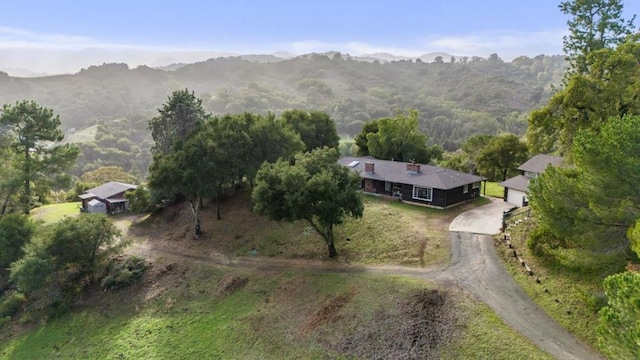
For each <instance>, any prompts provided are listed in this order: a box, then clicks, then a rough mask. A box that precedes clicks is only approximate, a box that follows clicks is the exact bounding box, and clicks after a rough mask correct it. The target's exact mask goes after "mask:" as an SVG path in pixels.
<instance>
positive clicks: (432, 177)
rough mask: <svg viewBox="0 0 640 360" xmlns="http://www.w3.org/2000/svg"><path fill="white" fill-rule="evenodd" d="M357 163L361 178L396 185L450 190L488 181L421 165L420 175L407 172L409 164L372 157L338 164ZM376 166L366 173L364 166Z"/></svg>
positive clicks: (352, 159)
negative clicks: (371, 164)
mask: <svg viewBox="0 0 640 360" xmlns="http://www.w3.org/2000/svg"><path fill="white" fill-rule="evenodd" d="M355 162H357V165H355V166H352V167H351V169H352V170H354V171H357V172H358V173H360V177H362V178H365V179H373V180H380V181H389V182H394V183H401V184H409V185H417V186H425V187H430V188H435V189H442V190H449V189H453V188H457V187H460V186H463V185H467V184H473V183H474V182H478V181H482V180H486V179H485V178H483V177H480V176H476V175H471V174H466V173H463V172H459V171H456V170H451V169H445V168H442V167H439V166H432V165H420V173H418V174H412V173H409V172H407V163H406V162H400V161H388V160H378V159H374V158H372V157H369V156H367V157H343V158H341V159H340V160H338V163H339V164H341V165H344V166H349V164H352V163H355ZM367 162H370V163H373V164H374V173H373V174H370V173H366V172H365V171H364V164H365V163H367Z"/></svg>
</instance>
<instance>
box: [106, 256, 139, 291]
mask: <svg viewBox="0 0 640 360" xmlns="http://www.w3.org/2000/svg"><path fill="white" fill-rule="evenodd" d="M145 269H146V266H145V261H144V259H143V258H139V257H137V256H132V257H129V258H127V259H126V260H124V261H121V260H119V259H116V260H113V261H112V262H111V264H110V265H109V274H108V275H107V276H105V277H104V279H102V282H101V283H100V285H101V286H102V287H103V288H104V289H105V290H107V289H117V288H121V287H125V286H129V285H131V284H133V283H135V282H136V281H138V280H139V279H140V278H141V277H142V275H143V274H144V271H145Z"/></svg>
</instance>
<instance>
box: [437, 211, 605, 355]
mask: <svg viewBox="0 0 640 360" xmlns="http://www.w3.org/2000/svg"><path fill="white" fill-rule="evenodd" d="M510 207H511V205H505V203H504V202H503V201H502V200H494V201H493V202H492V203H491V204H489V205H485V206H482V207H479V208H475V209H473V210H470V211H466V212H464V213H462V214H460V215H459V216H458V217H457V218H456V219H454V221H453V222H452V223H451V225H450V227H449V231H450V238H451V253H452V258H451V265H450V266H449V267H448V268H446V269H444V270H443V271H442V272H440V273H438V274H434V275H436V281H439V282H442V283H445V284H446V283H451V284H455V285H457V286H460V287H462V288H463V289H465V290H467V291H469V292H470V293H471V294H473V295H474V296H475V297H476V298H478V299H479V300H481V301H482V302H484V303H485V304H487V305H488V306H489V307H491V308H492V309H493V310H494V311H495V312H496V314H498V316H500V317H501V318H502V320H503V321H504V322H505V323H506V324H508V325H509V326H511V327H513V328H514V329H516V330H517V331H518V332H520V333H521V334H522V335H524V336H526V337H527V338H529V339H530V340H531V341H532V342H533V343H535V344H536V345H538V346H539V347H540V348H541V349H543V350H544V351H546V352H548V353H549V354H551V355H553V356H554V357H556V358H558V359H601V358H602V357H601V356H600V355H599V354H598V353H597V352H596V351H594V350H593V349H591V348H590V347H588V346H587V345H585V344H583V343H582V342H580V341H579V340H578V339H577V338H576V337H575V336H573V335H572V334H570V333H569V332H567V331H566V330H565V329H564V328H562V327H561V326H560V325H558V323H556V322H555V321H554V320H553V319H552V318H551V317H550V316H549V315H547V313H545V312H544V311H543V310H542V309H540V308H539V307H538V306H537V305H536V303H535V302H533V300H531V298H530V297H529V296H528V295H527V294H526V293H525V292H524V291H523V290H522V289H521V288H520V286H518V284H517V283H516V282H515V281H514V280H513V278H512V277H511V275H509V274H508V273H507V272H506V271H505V270H504V268H503V266H502V263H501V262H500V260H499V259H498V256H497V255H496V250H495V248H494V244H493V239H492V237H491V236H490V235H491V234H497V233H499V232H500V225H501V222H502V211H504V210H506V209H508V208H510Z"/></svg>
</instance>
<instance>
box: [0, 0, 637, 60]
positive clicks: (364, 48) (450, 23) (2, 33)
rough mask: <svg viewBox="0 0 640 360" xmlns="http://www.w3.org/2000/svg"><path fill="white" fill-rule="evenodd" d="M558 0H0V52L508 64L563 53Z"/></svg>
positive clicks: (632, 3) (631, 1) (631, 9)
mask: <svg viewBox="0 0 640 360" xmlns="http://www.w3.org/2000/svg"><path fill="white" fill-rule="evenodd" d="M559 2H560V0H447V1H443V0H418V1H414V0H386V1H378V0H369V1H364V0H340V1H336V0H324V1H311V0H309V1H304V0H301V1H293V0H280V1H276V0H263V1H257V0H228V1H219V0H210V1H206V0H182V1H175V0H173V1H166V0H129V1H122V0H110V1H98V0H85V1H77V0H74V1H71V0H57V1H50V0H40V1H37V0H2V7H1V8H0V51H2V50H3V49H14V50H15V49H29V50H34V49H44V50H46V51H49V52H51V51H54V50H55V51H58V50H60V51H61V50H64V51H80V50H85V49H102V50H105V51H109V52H112V53H113V52H121V53H126V52H131V51H152V52H169V51H171V52H198V51H207V52H220V53H237V54H258V53H260V54H265V53H267V54H268V53H274V52H288V53H292V54H295V55H298V54H303V53H310V52H325V51H340V52H342V53H348V54H350V55H364V54H372V53H378V52H387V53H392V54H395V55H403V56H409V57H414V56H415V57H417V56H420V55H422V54H425V53H430V52H446V53H449V54H453V55H459V56H474V55H476V56H483V57H487V56H488V55H490V54H492V53H497V54H498V55H499V56H500V57H502V58H503V59H505V60H510V59H513V58H514V57H517V56H521V55H525V56H536V55H539V54H547V55H553V54H561V53H562V37H563V35H565V34H566V33H567V25H566V22H567V20H568V17H567V16H565V15H564V14H562V13H561V12H560V10H559V9H558V3H559ZM623 3H624V6H625V11H624V15H623V16H624V17H625V18H627V19H628V18H630V17H631V16H632V15H633V14H637V13H640V1H639V0H624V1H623ZM174 55H175V54H174ZM122 56H125V55H122ZM15 60H16V61H14V63H19V60H20V59H15ZM202 60H204V59H202ZM137 61H140V60H139V59H138V60H137ZM41 62H42V59H41ZM28 63H29V62H28V61H27V62H25V64H28ZM0 65H2V63H1V61H0Z"/></svg>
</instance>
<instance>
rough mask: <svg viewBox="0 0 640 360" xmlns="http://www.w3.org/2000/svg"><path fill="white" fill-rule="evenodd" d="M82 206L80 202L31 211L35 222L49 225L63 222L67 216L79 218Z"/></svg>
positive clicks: (46, 206)
mask: <svg viewBox="0 0 640 360" xmlns="http://www.w3.org/2000/svg"><path fill="white" fill-rule="evenodd" d="M80 205H81V204H80V202H69V203H62V204H49V205H42V206H40V207H37V208H35V209H33V210H31V216H32V217H33V219H34V220H38V221H42V222H43V223H45V224H47V225H49V224H53V223H56V222H58V221H60V220H62V218H64V217H65V216H78V214H80Z"/></svg>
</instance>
